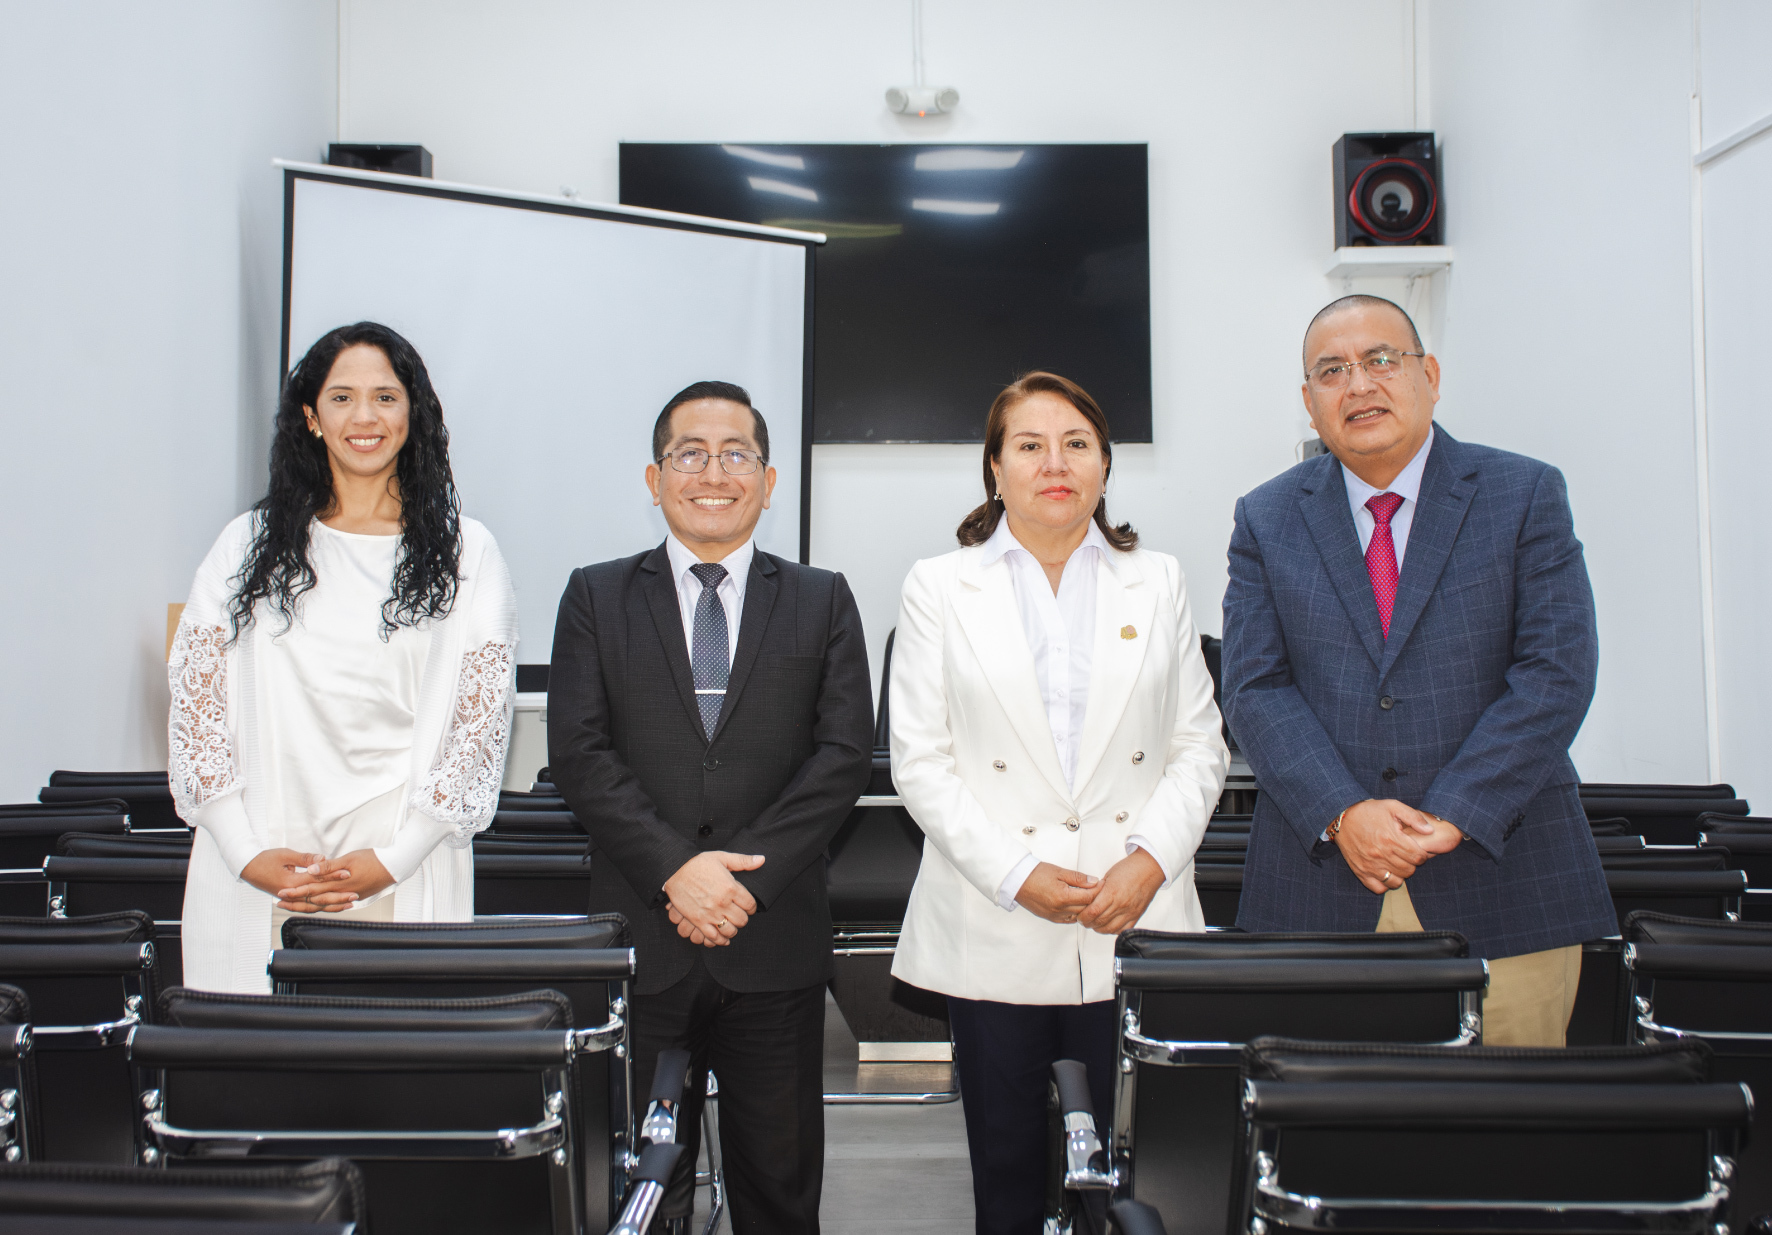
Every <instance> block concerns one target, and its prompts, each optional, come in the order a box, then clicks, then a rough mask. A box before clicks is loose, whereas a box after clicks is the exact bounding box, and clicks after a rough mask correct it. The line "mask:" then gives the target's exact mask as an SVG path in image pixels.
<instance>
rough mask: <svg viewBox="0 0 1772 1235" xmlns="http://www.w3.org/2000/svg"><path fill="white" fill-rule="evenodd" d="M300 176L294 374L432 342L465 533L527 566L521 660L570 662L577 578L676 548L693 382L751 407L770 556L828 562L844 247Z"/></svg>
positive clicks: (788, 233)
mask: <svg viewBox="0 0 1772 1235" xmlns="http://www.w3.org/2000/svg"><path fill="white" fill-rule="evenodd" d="M280 166H282V167H283V170H284V252H283V276H284V277H283V348H282V362H283V372H284V373H285V374H287V373H288V371H289V366H290V364H291V363H293V362H294V361H295V360H297V359H299V358H300V356H301V355H302V354H303V353H304V352H305V351H306V350H307V348H308V347H309V346H310V345H311V344H312V343H313V342H314V340H315V339H317V338H319V337H320V335H322V334H324V333H325V332H326V331H328V330H331V329H332V328H334V327H336V326H340V325H344V324H346V323H349V322H354V321H359V320H364V319H368V320H372V321H379V322H382V323H384V324H385V325H387V326H390V327H392V328H393V329H394V330H397V331H399V332H400V333H401V334H403V335H405V336H406V337H407V338H408V339H410V340H411V341H412V343H413V345H414V346H415V347H416V348H417V349H418V352H419V354H420V355H421V356H423V357H424V359H425V364H426V367H427V368H428V369H429V370H430V374H431V379H432V382H433V384H434V385H435V386H436V389H437V394H438V397H439V399H440V400H441V401H442V404H443V414H444V419H445V423H446V424H447V425H448V427H449V432H450V459H451V463H452V465H453V467H454V470H455V479H456V485H457V488H458V489H459V491H460V494H461V506H462V513H463V514H464V515H466V516H468V517H471V518H475V519H478V520H480V521H481V522H482V523H484V524H486V526H487V528H488V529H489V530H490V531H491V532H492V534H493V536H494V537H496V538H497V540H498V543H499V547H500V548H501V550H502V551H503V553H504V557H505V560H506V561H507V562H508V563H509V565H510V568H511V575H512V579H513V582H514V583H515V585H516V590H517V601H518V614H519V621H520V624H521V637H522V643H521V646H520V648H519V651H518V660H519V661H520V662H525V663H528V662H545V661H547V660H548V659H549V656H550V652H551V648H552V644H553V626H554V614H555V610H556V608H557V606H558V603H559V598H560V592H561V589H562V588H563V587H564V586H565V584H566V579H567V576H568V575H569V574H570V572H571V571H572V570H573V569H574V568H575V567H578V566H583V565H587V564H589V563H592V562H599V561H605V560H608V559H610V558H617V557H625V556H628V555H630V554H634V553H639V552H642V551H644V550H647V549H650V548H652V547H653V546H654V545H656V544H658V543H659V542H660V541H661V540H663V538H664V535H665V524H664V520H663V518H662V516H661V515H660V514H659V512H658V510H657V509H656V508H655V507H654V506H652V504H651V498H650V496H649V495H648V493H647V490H646V486H645V482H644V478H643V472H644V469H645V467H646V465H647V463H648V462H650V461H651V459H650V454H651V437H652V423H653V420H654V419H655V418H656V416H657V415H658V410H659V408H661V407H663V406H664V403H665V401H666V400H667V399H668V398H669V397H670V396H671V395H672V394H674V393H676V392H677V391H678V390H680V389H682V388H683V387H684V386H687V385H688V384H689V383H691V382H694V381H699V380H704V379H709V378H716V379H720V380H725V381H732V382H736V383H738V384H739V385H741V386H744V387H745V388H746V389H748V390H749V391H750V392H751V396H752V399H753V401H754V402H755V404H756V406H757V408H758V410H759V411H761V412H762V413H763V414H764V416H765V417H766V418H767V419H768V421H769V431H770V455H771V458H770V463H771V465H772V466H774V467H775V469H776V472H777V477H778V479H777V483H776V489H775V494H774V498H773V500H772V502H771V505H770V509H769V510H768V511H766V512H765V513H764V515H763V519H762V522H760V523H759V524H758V527H757V534H756V540H757V544H758V545H759V546H760V547H761V548H763V549H766V550H767V551H769V552H771V553H775V554H777V555H779V556H782V557H786V558H789V559H795V560H798V561H802V562H804V561H806V560H807V556H808V548H809V544H810V527H809V518H808V516H809V511H810V500H811V495H810V490H809V487H808V484H807V479H808V477H809V475H810V463H811V451H812V434H811V432H810V428H811V425H810V406H811V391H812V380H811V359H812V321H813V319H812V287H813V264H814V261H815V254H816V251H817V246H818V244H819V243H821V242H822V240H823V237H821V236H818V235H816V234H812V233H806V232H796V231H792V230H789V229H782V228H767V227H757V226H750V225H746V224H733V223H726V222H722V221H719V220H710V219H701V218H695V217H693V216H687V215H679V214H672V213H669V212H664V211H652V210H637V209H631V208H626V207H609V206H598V205H591V204H588V203H582V202H577V201H569V200H566V199H561V198H547V197H541V196H539V195H531V194H519V193H504V192H502V191H500V190H496V189H485V188H479V187H476V186H470V185H453V184H448V183H440V182H437V181H424V180H416V179H414V178H411V177H406V176H390V175H386V174H382V173H375V172H357V171H349V170H343V169H339V168H333V167H325V166H321V165H315V164H290V163H283V164H280ZM265 414H266V415H267V416H268V415H269V409H266V411H265Z"/></svg>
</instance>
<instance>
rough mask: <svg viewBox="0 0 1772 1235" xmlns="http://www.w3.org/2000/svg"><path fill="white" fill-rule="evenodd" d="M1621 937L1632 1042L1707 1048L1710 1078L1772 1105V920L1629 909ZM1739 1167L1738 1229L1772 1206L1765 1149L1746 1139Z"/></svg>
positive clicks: (1769, 1157) (1770, 1151)
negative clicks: (1679, 1043)
mask: <svg viewBox="0 0 1772 1235" xmlns="http://www.w3.org/2000/svg"><path fill="white" fill-rule="evenodd" d="M1625 940H1626V943H1625V966H1626V968H1627V970H1628V973H1629V980H1630V1005H1631V1008H1632V1024H1631V1028H1632V1030H1633V1031H1634V1034H1635V1038H1636V1040H1637V1041H1640V1042H1657V1041H1668V1040H1674V1041H1682V1042H1685V1041H1697V1042H1703V1043H1707V1044H1708V1045H1709V1046H1710V1047H1711V1049H1712V1050H1714V1051H1715V1053H1716V1061H1715V1064H1714V1072H1715V1077H1716V1079H1717V1080H1725V1081H1740V1082H1742V1083H1744V1084H1746V1085H1747V1086H1748V1088H1749V1089H1750V1090H1751V1091H1752V1092H1753V1094H1754V1096H1755V1097H1756V1098H1757V1099H1759V1100H1760V1101H1761V1102H1772V923H1766V922H1710V921H1703V920H1699V919H1690V918H1676V917H1670V916H1668V915H1665V914H1650V913H1633V914H1631V915H1630V920H1629V921H1628V922H1627V923H1626V924H1625ZM1737 1166H1738V1167H1739V1170H1738V1172H1737V1180H1736V1184H1735V1190H1736V1206H1735V1222H1734V1227H1735V1229H1736V1230H1737V1231H1739V1230H1741V1229H1742V1226H1743V1223H1744V1222H1745V1221H1746V1220H1747V1219H1748V1218H1751V1217H1752V1216H1753V1215H1754V1214H1756V1213H1759V1212H1761V1211H1763V1210H1766V1209H1772V1145H1768V1144H1766V1143H1764V1142H1763V1141H1762V1142H1750V1143H1749V1144H1748V1145H1747V1146H1746V1147H1745V1148H1744V1149H1743V1150H1742V1151H1741V1153H1740V1160H1739V1161H1738V1163H1737Z"/></svg>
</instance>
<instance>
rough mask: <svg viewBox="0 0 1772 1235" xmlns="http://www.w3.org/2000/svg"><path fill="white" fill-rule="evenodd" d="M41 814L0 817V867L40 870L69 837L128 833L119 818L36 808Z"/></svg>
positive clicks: (121, 818)
mask: <svg viewBox="0 0 1772 1235" xmlns="http://www.w3.org/2000/svg"><path fill="white" fill-rule="evenodd" d="M38 809H39V810H40V811H42V813H41V814H34V815H24V814H20V815H9V816H3V817H0V867H4V868H8V869H16V868H21V867H31V866H35V867H37V868H39V869H41V868H42V866H43V859H44V858H47V857H48V856H49V855H50V854H52V853H54V852H56V843H57V841H59V840H60V838H61V837H62V836H64V835H67V834H68V833H73V832H84V833H88V834H93V835H105V836H122V835H123V834H124V833H125V832H127V831H128V821H127V816H125V815H122V814H110V813H93V814H85V813H79V814H76V813H74V812H63V811H55V812H51V811H49V810H47V809H46V808H43V807H39V808H38Z"/></svg>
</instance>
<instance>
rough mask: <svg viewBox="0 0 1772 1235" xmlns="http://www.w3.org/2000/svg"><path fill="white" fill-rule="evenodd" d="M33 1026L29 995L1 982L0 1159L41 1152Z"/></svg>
mask: <svg viewBox="0 0 1772 1235" xmlns="http://www.w3.org/2000/svg"><path fill="white" fill-rule="evenodd" d="M30 1026H31V1000H30V997H29V996H28V995H26V994H25V993H24V991H22V990H20V989H19V988H18V987H16V986H5V985H0V1161H5V1162H29V1161H31V1160H32V1159H33V1158H38V1157H41V1156H42V1145H43V1129H42V1128H41V1127H40V1126H39V1124H38V1122H37V1120H38V1113H39V1098H38V1090H37V1060H36V1057H35V1054H34V1048H33V1044H32V1040H31V1027H30ZM0 1212H4V1211H0Z"/></svg>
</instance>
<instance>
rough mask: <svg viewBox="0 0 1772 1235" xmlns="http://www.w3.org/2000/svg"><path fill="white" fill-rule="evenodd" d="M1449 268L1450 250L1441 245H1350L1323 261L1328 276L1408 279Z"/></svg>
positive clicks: (1437, 272)
mask: <svg viewBox="0 0 1772 1235" xmlns="http://www.w3.org/2000/svg"><path fill="white" fill-rule="evenodd" d="M1450 269H1452V249H1451V247H1450V246H1449V245H1443V244H1399V245H1384V246H1380V245H1350V246H1348V247H1347V248H1342V249H1337V250H1335V252H1333V253H1331V254H1330V255H1329V257H1328V260H1326V261H1325V262H1324V263H1323V273H1324V274H1325V275H1327V276H1328V277H1330V278H1331V279H1412V278H1417V277H1419V276H1421V275H1424V274H1439V273H1440V272H1441V271H1442V270H1450Z"/></svg>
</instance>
